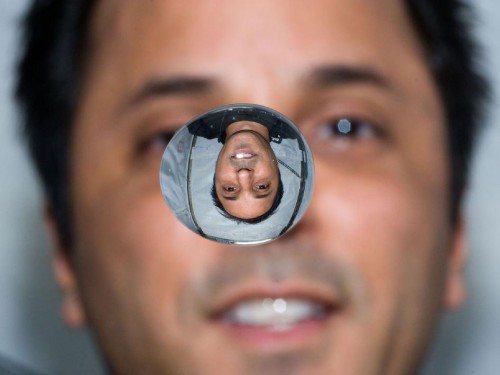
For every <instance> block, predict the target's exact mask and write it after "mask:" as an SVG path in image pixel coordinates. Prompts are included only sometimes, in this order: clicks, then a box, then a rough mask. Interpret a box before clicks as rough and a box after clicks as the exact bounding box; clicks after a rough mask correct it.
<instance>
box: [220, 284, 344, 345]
mask: <svg viewBox="0 0 500 375" xmlns="http://www.w3.org/2000/svg"><path fill="white" fill-rule="evenodd" d="M225 301H226V302H223V303H221V304H219V306H220V308H218V309H216V310H215V311H214V312H213V314H211V317H212V319H211V320H212V322H213V323H215V324H216V326H218V327H221V328H223V329H224V330H225V332H226V333H227V334H228V335H229V337H232V338H233V339H235V340H236V341H235V342H239V343H242V344H243V345H245V346H247V347H251V348H253V349H254V350H257V351H262V350H264V351H267V350H280V351H281V350H287V348H288V349H290V348H291V347H295V348H297V347H301V346H304V345H308V343H310V342H311V340H315V339H318V338H319V337H321V336H322V335H323V334H324V333H325V331H326V328H327V326H328V324H329V323H330V322H331V318H333V317H334V316H335V315H336V314H337V313H339V312H340V305H339V304H338V303H337V300H336V299H334V298H333V296H332V295H330V294H329V293H322V292H321V291H320V290H314V289H309V288H293V289H289V288H287V289H286V290H281V292H280V291H277V290H275V291H274V292H270V290H267V291H265V290H262V289H261V290H260V291H256V290H255V289H254V290H253V291H252V288H250V289H249V290H246V292H243V293H241V294H239V295H236V296H235V295H233V296H231V297H229V298H228V299H226V300H225Z"/></svg>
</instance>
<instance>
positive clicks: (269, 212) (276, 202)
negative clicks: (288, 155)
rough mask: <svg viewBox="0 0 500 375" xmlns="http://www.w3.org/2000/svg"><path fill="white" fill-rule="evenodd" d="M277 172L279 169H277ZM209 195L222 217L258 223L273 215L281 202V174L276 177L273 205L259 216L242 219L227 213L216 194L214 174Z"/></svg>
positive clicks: (239, 221)
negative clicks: (276, 185)
mask: <svg viewBox="0 0 500 375" xmlns="http://www.w3.org/2000/svg"><path fill="white" fill-rule="evenodd" d="M278 173H279V169H278ZM210 195H211V196H212V202H213V204H214V206H215V207H217V208H218V209H219V210H220V213H221V214H222V215H223V216H224V217H226V218H228V219H231V220H233V221H235V222H237V223H247V224H258V223H260V222H262V221H264V220H266V219H267V218H268V217H270V216H271V215H273V214H274V213H275V212H276V210H277V208H278V207H279V205H280V203H281V198H283V182H282V181H281V175H280V176H279V177H278V190H277V191H276V196H275V197H274V201H273V205H272V206H271V208H270V209H269V210H267V212H265V213H264V214H262V215H260V216H257V217H254V218H252V219H242V218H239V217H237V216H233V215H231V214H230V213H228V212H227V211H226V210H225V208H224V206H223V205H222V203H221V201H220V199H219V197H218V196H217V192H216V191H215V175H214V182H213V183H212V189H211V190H210Z"/></svg>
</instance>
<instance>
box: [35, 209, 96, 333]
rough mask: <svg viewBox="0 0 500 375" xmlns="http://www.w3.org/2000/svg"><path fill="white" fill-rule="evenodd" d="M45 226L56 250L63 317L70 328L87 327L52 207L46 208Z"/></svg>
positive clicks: (70, 263)
mask: <svg viewBox="0 0 500 375" xmlns="http://www.w3.org/2000/svg"><path fill="white" fill-rule="evenodd" d="M45 226H46V228H47V231H48V233H49V237H50V239H51V241H52V244H53V246H54V248H55V251H54V260H53V262H52V265H53V271H54V276H55V279H56V282H57V284H58V285H59V288H60V289H61V291H62V297H63V299H62V306H61V309H62V316H63V319H64V321H65V322H66V324H67V325H69V326H70V327H74V328H78V327H82V326H83V325H85V322H86V319H85V314H84V310H83V308H82V306H83V305H82V302H81V299H80V293H79V290H78V285H77V280H76V275H75V270H74V266H73V262H72V259H71V256H70V249H68V248H67V247H66V246H65V245H64V244H63V242H62V240H61V233H60V229H59V225H58V223H57V220H56V218H55V215H54V210H53V209H52V206H50V205H47V206H46V208H45Z"/></svg>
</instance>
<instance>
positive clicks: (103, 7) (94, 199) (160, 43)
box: [47, 0, 465, 375]
mask: <svg viewBox="0 0 500 375" xmlns="http://www.w3.org/2000/svg"><path fill="white" fill-rule="evenodd" d="M89 46H90V55H89V60H88V69H87V71H86V75H85V86H84V88H83V91H82V95H81V100H80V102H79V107H78V113H77V116H76V120H75V127H74V131H73V134H72V154H71V157H72V159H71V167H72V169H71V180H70V182H71V202H72V207H71V209H72V213H73V220H74V221H73V230H74V232H73V233H74V243H73V244H74V246H73V248H72V249H64V248H61V247H60V246H58V251H57V253H56V257H55V273H56V277H57V279H58V281H59V284H60V285H61V287H62V289H63V292H64V300H63V314H64V317H65V319H66V321H67V322H68V323H69V324H70V325H73V326H81V325H83V324H85V323H88V324H90V325H91V326H92V327H93V329H94V330H95V332H96V335H97V339H98V341H99V344H100V346H101V348H102V350H103V351H104V354H105V356H106V358H107V360H108V361H109V364H110V366H111V367H112V369H113V370H114V371H115V372H116V373H119V374H184V375H185V374H188V375H191V374H192V375H195V374H204V375H210V374H308V375H316V374H343V375H354V374H356V375H362V374H384V375H390V374H405V375H406V374H410V373H412V372H414V371H415V370H416V369H417V366H418V363H419V362H420V360H421V357H422V355H423V353H424V349H425V347H426V345H427V343H428V340H429V336H430V335H431V333H432V330H433V328H434V325H435V322H436V319H437V317H438V316H439V313H440V311H441V309H442V308H443V307H446V308H454V307H456V306H458V305H459V304H460V303H461V302H462V299H463V295H464V291H463V280H462V268H463V263H464V252H465V249H464V230H463V227H462V225H458V226H457V227H451V225H450V223H449V220H448V217H449V209H450V207H449V204H448V202H449V199H448V196H449V190H450V178H449V175H450V173H449V172H450V171H449V161H448V153H447V152H448V145H447V140H446V138H445V126H444V121H445V120H444V115H443V107H442V103H441V102H440V98H439V96H438V94H437V90H436V87H435V84H434V82H433V81H432V79H431V77H430V74H429V71H428V68H427V66H426V63H425V60H424V54H423V52H422V47H421V45H420V43H419V41H418V39H417V37H416V35H415V32H414V30H413V29H412V27H411V25H410V22H409V19H408V15H407V14H406V12H405V9H404V6H403V4H402V3H401V2H399V1H396V0H380V1H377V2H374V1H370V0H336V1H326V0H318V1H314V2H304V1H295V0H292V1H290V0H269V1H265V2H263V1H251V0H241V1H222V0H210V1H208V0H207V1H191V0H182V1H180V0H179V1H176V0H175V1H174V0H173V1H159V0H151V1H147V2H145V1H136V0H104V1H101V4H100V5H99V6H98V7H97V10H96V13H95V16H94V19H93V22H92V27H91V33H90V41H89ZM346 71H348V72H350V73H352V72H356V73H357V74H345V73H346ZM339 72H340V73H339ZM342 72H343V73H342ZM341 73H342V74H341ZM353 77H354V79H353ZM156 80H167V81H168V82H167V83H170V86H169V85H168V84H167V85H163V86H162V87H163V88H164V90H156V91H154V92H155V94H151V91H148V90H147V89H144V87H145V86H147V87H151V83H152V82H155V81H156ZM186 80H187V81H188V82H189V84H185V83H186ZM172 82H174V84H173V85H172V84H171V83H172ZM179 82H180V83H182V84H179ZM148 85H149V86H148ZM160 86H161V85H160ZM236 102H246V103H256V104H261V105H265V106H268V107H271V108H274V109H276V110H277V111H279V112H281V113H283V114H285V115H286V116H287V117H289V118H290V119H292V121H294V122H295V123H296V124H297V125H298V127H299V128H300V129H301V131H302V132H303V134H304V135H305V137H306V139H307V140H308V143H309V144H310V146H311V149H312V151H313V154H314V158H315V167H316V185H315V191H314V194H313V198H312V202H311V204H310V207H309V209H308V211H307V213H306V215H305V216H304V218H303V219H302V221H301V222H300V223H299V224H298V225H297V226H296V227H294V228H293V230H292V231H291V232H289V233H288V234H287V235H285V236H284V237H282V238H280V239H279V240H277V241H275V242H273V243H271V244H268V245H265V246H262V247H255V248H251V249H244V250H242V249H238V248H232V247H229V246H225V245H221V244H217V243H213V242H209V241H207V240H204V239H203V238H201V237H198V236H196V235H194V234H193V233H191V232H190V231H189V230H188V229H186V228H185V227H183V226H182V224H180V223H179V222H178V221H177V220H176V219H175V217H174V216H173V214H172V213H171V212H169V210H168V208H167V206H166V205H165V203H164V201H163V198H162V195H161V191H160V187H159V183H158V170H159V164H160V159H161V154H162V152H163V149H164V147H165V139H166V138H167V137H168V134H169V133H171V132H173V131H175V129H177V128H178V127H179V126H180V125H182V124H183V123H185V122H187V121H188V120H189V119H191V118H193V117H194V116H196V115H198V114H200V113H203V112H205V111H206V110H208V109H211V108H213V107H216V106H220V105H225V104H229V103H236ZM341 119H347V120H350V121H351V123H352V124H354V125H355V126H354V127H353V130H352V131H351V132H349V133H348V134H343V133H342V132H339V131H336V130H335V129H336V128H335V125H336V124H337V123H339V121H340V120H341ZM285 188H286V187H285ZM47 223H48V224H49V228H51V231H52V233H53V237H54V241H55V243H56V245H57V244H58V233H57V227H56V226H55V225H54V221H53V218H52V216H51V215H50V211H49V213H48V215H47ZM68 254H71V255H68ZM245 295H247V296H248V295H251V296H257V297H265V296H271V297H280V296H284V295H292V296H294V295H299V296H302V297H304V298H309V297H311V298H316V299H319V300H323V301H326V302H328V303H330V304H331V305H332V306H335V312H334V313H333V314H332V315H331V316H330V317H329V318H328V319H326V320H325V321H323V322H322V323H321V324H320V329H313V330H312V331H311V332H310V334H305V335H303V334H299V335H298V336H299V337H300V339H294V337H285V338H281V339H280V338H276V337H274V336H273V337H272V339H271V340H269V341H268V342H265V343H264V344H262V343H261V342H260V343H259V345H256V344H255V342H254V341H252V340H247V339H245V338H242V337H240V336H238V335H235V334H233V333H231V332H232V331H230V330H227V329H225V327H223V326H222V325H221V324H219V322H217V321H214V319H212V317H213V313H214V311H215V312H216V311H220V310H223V309H224V306H227V305H230V304H231V301H233V302H234V300H238V299H244V298H245Z"/></svg>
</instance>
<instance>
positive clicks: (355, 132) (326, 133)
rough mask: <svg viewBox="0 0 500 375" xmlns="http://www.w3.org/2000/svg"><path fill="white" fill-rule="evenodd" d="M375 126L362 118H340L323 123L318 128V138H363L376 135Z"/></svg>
mask: <svg viewBox="0 0 500 375" xmlns="http://www.w3.org/2000/svg"><path fill="white" fill-rule="evenodd" d="M376 132H377V131H376V128H375V126H374V125H373V124H372V123H370V122H368V121H363V120H355V119H349V118H341V119H338V120H335V121H332V122H330V123H325V124H323V125H322V126H321V127H320V128H319V130H318V135H317V137H318V139H319V140H321V141H323V140H328V139H331V138H344V139H352V140H355V139H364V138H369V137H373V136H374V135H376Z"/></svg>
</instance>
